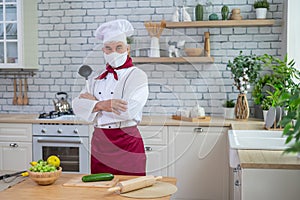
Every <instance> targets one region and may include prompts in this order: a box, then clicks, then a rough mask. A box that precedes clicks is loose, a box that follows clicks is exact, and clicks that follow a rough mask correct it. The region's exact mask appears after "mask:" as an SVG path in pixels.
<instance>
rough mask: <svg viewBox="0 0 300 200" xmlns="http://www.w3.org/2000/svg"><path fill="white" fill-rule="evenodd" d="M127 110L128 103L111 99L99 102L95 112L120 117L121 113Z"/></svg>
mask: <svg viewBox="0 0 300 200" xmlns="http://www.w3.org/2000/svg"><path fill="white" fill-rule="evenodd" d="M126 110H127V102H126V101H124V100H122V99H109V100H105V101H99V102H98V103H97V104H96V105H95V107H94V110H93V112H99V111H106V112H113V113H115V114H117V115H120V114H121V112H125V111H126Z"/></svg>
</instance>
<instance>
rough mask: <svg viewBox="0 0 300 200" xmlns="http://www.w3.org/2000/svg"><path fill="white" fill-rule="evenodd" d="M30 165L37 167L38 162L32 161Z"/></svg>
mask: <svg viewBox="0 0 300 200" xmlns="http://www.w3.org/2000/svg"><path fill="white" fill-rule="evenodd" d="M30 164H31V166H35V165H36V164H38V162H36V161H32V162H30Z"/></svg>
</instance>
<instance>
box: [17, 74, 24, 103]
mask: <svg viewBox="0 0 300 200" xmlns="http://www.w3.org/2000/svg"><path fill="white" fill-rule="evenodd" d="M17 104H18V105H23V92H22V79H21V78H20V79H19V95H18V99H17Z"/></svg>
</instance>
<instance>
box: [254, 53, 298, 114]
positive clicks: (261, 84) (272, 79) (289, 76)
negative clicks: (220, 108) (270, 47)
mask: <svg viewBox="0 0 300 200" xmlns="http://www.w3.org/2000/svg"><path fill="white" fill-rule="evenodd" d="M259 60H260V61H261V62H262V66H263V69H264V70H265V71H266V73H265V74H264V75H261V76H260V77H259V79H258V80H257V81H256V82H255V85H254V88H253V90H252V97H253V100H254V103H255V104H256V105H260V106H261V105H262V103H263V101H264V99H266V98H267V96H270V94H272V93H274V92H275V91H276V89H278V90H279V91H291V90H293V88H297V87H298V86H297V85H298V84H296V83H295V82H294V81H293V79H294V80H299V77H300V76H299V71H298V70H297V69H296V68H295V67H294V65H295V62H294V61H293V60H292V61H290V62H288V61H287V56H285V57H284V58H283V59H279V58H276V57H274V56H271V55H267V54H265V55H263V56H260V58H259ZM269 98H270V97H269ZM260 112H261V111H260Z"/></svg>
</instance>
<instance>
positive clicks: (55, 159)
mask: <svg viewBox="0 0 300 200" xmlns="http://www.w3.org/2000/svg"><path fill="white" fill-rule="evenodd" d="M47 163H48V164H51V165H53V166H54V167H59V165H60V159H59V158H58V157H57V156H54V155H52V156H49V157H48V158H47Z"/></svg>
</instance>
